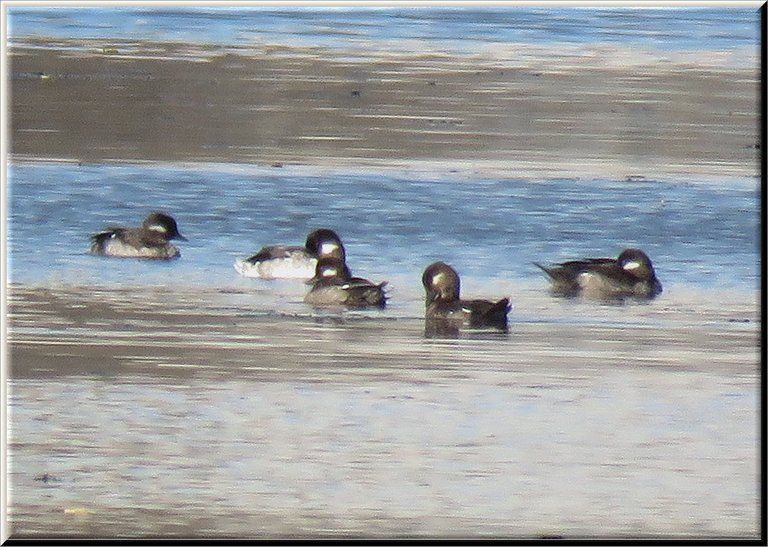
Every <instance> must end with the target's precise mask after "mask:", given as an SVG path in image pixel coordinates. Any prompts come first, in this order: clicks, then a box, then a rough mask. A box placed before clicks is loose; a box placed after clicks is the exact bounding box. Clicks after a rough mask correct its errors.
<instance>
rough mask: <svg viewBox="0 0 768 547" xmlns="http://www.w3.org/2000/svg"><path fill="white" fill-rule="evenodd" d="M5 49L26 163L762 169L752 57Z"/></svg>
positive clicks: (578, 171)
mask: <svg viewBox="0 0 768 547" xmlns="http://www.w3.org/2000/svg"><path fill="white" fill-rule="evenodd" d="M8 54H9V58H10V65H9V66H10V69H9V77H10V82H9V83H10V86H9V88H10V91H11V97H10V100H9V108H10V112H11V131H10V143H9V153H10V155H11V158H15V159H24V158H33V157H44V158H57V159H66V160H74V161H83V162H101V161H121V160H127V161H132V160H136V161H158V160H160V161H164V160H167V161H214V162H248V163H265V164H270V165H271V164H275V165H280V164H285V163H311V164H332V165H339V164H345V163H349V164H353V165H376V164H381V163H384V164H392V163H394V164H397V165H409V164H412V163H414V162H418V161H432V162H435V161H436V162H441V164H445V163H449V164H455V165H457V166H461V165H468V166H469V167H470V168H478V169H480V168H490V169H496V170H503V171H505V172H507V173H516V174H520V175H522V176H530V175H535V174H545V175H546V176H553V175H554V176H556V175H565V176H580V175H585V176H610V177H618V178H623V177H633V176H654V175H667V176H669V175H711V176H719V175H733V176H755V175H757V174H758V173H759V165H758V157H759V150H757V149H756V147H757V143H758V138H759V137H758V115H757V112H758V91H759V71H758V67H757V60H756V59H755V64H754V67H751V66H750V63H749V62H747V63H744V62H742V63H739V64H735V63H730V62H728V61H727V59H726V60H723V59H720V58H718V57H713V56H711V55H709V54H707V56H706V57H705V56H704V53H702V56H701V57H696V56H695V55H693V56H692V55H688V56H682V57H679V58H678V57H674V56H669V55H663V54H659V55H657V56H654V55H649V54H647V53H646V54H643V53H642V52H634V51H631V50H626V49H619V48H616V49H613V48H594V49H591V50H584V51H564V50H562V49H561V50H551V51H547V50H541V49H536V50H531V49H525V48H520V49H514V48H513V47H512V46H509V47H508V48H503V47H502V49H501V50H499V51H495V50H493V49H489V50H484V51H481V52H477V53H475V54H472V55H458V54H447V53H446V54H436V53H424V54H419V53H418V52H414V53H413V54H412V55H387V54H386V52H377V51H371V52H370V56H368V57H365V58H361V57H346V56H344V53H343V52H338V51H330V50H323V49H320V48H300V47H296V46H286V45H279V46H278V45H275V46H266V45H265V46H259V47H254V48H249V49H245V48H240V49H236V48H229V49H226V50H225V49H224V48H212V47H209V48H205V47H201V46H192V45H188V44H172V43H159V44H158V43H144V42H140V43H132V42H126V43H116V44H104V43H101V42H74V41H61V42H45V41H41V42H29V43H18V44H14V45H13V46H12V47H9V49H8ZM745 66H746V67H749V68H744V67H745Z"/></svg>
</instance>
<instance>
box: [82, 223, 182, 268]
mask: <svg viewBox="0 0 768 547" xmlns="http://www.w3.org/2000/svg"><path fill="white" fill-rule="evenodd" d="M170 239H181V240H184V241H186V240H187V238H185V237H184V236H183V235H181V234H180V233H179V228H178V226H177V225H176V221H175V220H174V219H173V218H172V217H170V216H169V215H166V214H165V213H159V212H154V213H150V214H149V216H147V218H146V219H144V223H143V224H142V226H141V228H123V227H120V226H108V227H107V228H106V229H105V230H103V231H101V232H99V233H97V234H94V235H92V236H91V254H95V255H100V256H117V257H124V258H155V259H168V258H176V257H178V256H181V253H180V252H179V250H178V249H177V248H176V247H175V246H173V245H171V244H170V243H168V240H170Z"/></svg>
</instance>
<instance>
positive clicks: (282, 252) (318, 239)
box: [235, 228, 346, 279]
mask: <svg viewBox="0 0 768 547" xmlns="http://www.w3.org/2000/svg"><path fill="white" fill-rule="evenodd" d="M323 257H333V258H338V259H340V260H342V261H344V260H345V259H346V255H345V251H344V245H343V244H342V243H341V239H339V236H338V235H336V232H334V231H333V230H329V229H327V228H320V229H319V230H315V231H313V232H311V233H310V234H309V235H308V236H307V241H306V243H305V244H304V247H299V246H286V245H270V246H268V247H264V248H263V249H261V250H260V251H259V252H258V253H256V254H255V255H253V256H251V257H249V258H245V259H238V260H236V261H235V270H237V271H238V273H239V274H240V275H243V276H245V277H259V278H262V279H310V278H312V276H313V275H315V268H316V266H317V259H318V258H323Z"/></svg>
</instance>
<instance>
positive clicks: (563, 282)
mask: <svg viewBox="0 0 768 547" xmlns="http://www.w3.org/2000/svg"><path fill="white" fill-rule="evenodd" d="M534 264H535V265H536V266H537V267H538V268H540V269H541V270H542V271H544V273H546V274H547V276H548V277H549V280H550V282H551V290H552V293H553V294H555V295H557V296H566V297H574V296H584V297H587V298H594V299H602V300H616V299H624V298H637V299H652V298H655V297H656V296H658V295H659V294H661V292H662V286H661V282H660V281H659V280H658V278H657V277H656V272H655V271H654V269H653V264H652V263H651V260H650V258H648V255H646V254H645V253H644V252H643V251H641V250H639V249H625V250H624V251H622V252H621V254H620V255H619V256H618V258H585V259H582V260H572V261H568V262H563V263H560V264H555V265H553V266H549V267H547V266H542V265H541V264H538V263H534Z"/></svg>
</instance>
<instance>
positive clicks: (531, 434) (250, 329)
mask: <svg viewBox="0 0 768 547" xmlns="http://www.w3.org/2000/svg"><path fill="white" fill-rule="evenodd" d="M259 298H260V297H259V296H258V294H256V295H254V294H251V295H248V294H245V293H242V294H236V293H233V292H229V293H227V292H222V291H219V290H214V289H207V290H198V289H190V290H180V289H175V290H168V289H157V288H150V287H145V288H137V289H124V290H110V289H98V288H88V289H83V288H78V287H36V288H34V287H18V286H17V287H12V290H11V292H10V301H9V327H10V340H11V344H10V347H9V348H8V349H9V357H10V360H11V368H10V371H9V373H10V384H9V412H10V416H11V418H12V419H11V428H10V431H9V449H10V452H9V454H10V461H9V476H10V481H11V482H10V500H11V502H10V510H11V512H10V522H11V533H12V537H15V538H22V537H35V536H44V537H72V536H89V537H98V536H105V537H119V536H128V537H137V536H159V535H164V536H175V537H201V536H203V537H204V536H212V537H241V538H244V537H259V538H290V537H294V538H297V537H298V538H318V537H336V538H338V537H389V538H393V537H441V538H478V537H497V538H498V537H512V538H540V537H566V538H568V537H570V538H579V537H604V538H636V537H665V538H678V539H679V538H689V539H690V538H704V537H707V538H711V537H731V538H747V537H756V535H757V533H758V530H759V517H758V507H759V505H758V499H759V497H758V493H759V481H758V478H759V474H758V473H757V470H758V465H759V442H758V407H759V340H758V336H759V328H758V323H757V318H756V317H755V311H754V310H755V303H754V302H745V301H741V302H740V303H739V302H737V301H734V302H735V303H734V305H733V306H732V307H731V308H729V309H727V310H724V309H722V308H721V307H718V306H715V305H712V306H711V307H709V308H701V304H700V303H699V304H695V307H696V309H693V310H692V309H691V305H692V304H691V303H690V302H688V303H687V304H685V303H681V302H676V301H674V300H671V301H669V300H668V301H667V302H664V303H662V304H660V305H654V306H647V307H636V308H633V309H632V313H631V315H630V318H627V317H626V314H624V316H625V319H624V320H623V321H621V320H620V318H621V317H622V313H621V310H620V309H616V310H614V309H607V310H603V311H602V312H601V311H600V310H599V309H595V308H591V307H589V306H582V307H581V308H578V307H576V308H570V307H569V305H566V304H562V305H561V303H560V301H557V300H550V299H548V298H547V297H541V298H539V297H535V296H528V297H526V296H524V295H523V296H521V297H519V298H518V300H517V301H516V302H517V304H518V306H519V309H520V310H528V312H529V313H532V314H533V313H534V312H535V315H536V317H538V319H536V320H531V319H530V316H529V317H528V318H527V319H526V316H525V315H523V312H522V311H517V312H513V314H512V316H511V331H510V333H509V334H508V335H500V334H496V333H475V334H466V335H463V336H461V337H460V338H458V339H438V340H432V339H425V338H424V336H423V322H422V320H421V318H420V317H419V316H418V312H419V310H420V308H421V305H422V304H421V303H420V302H417V301H416V302H414V303H413V306H411V307H407V308H406V310H405V313H400V314H399V317H395V318H392V317H389V316H388V315H387V313H383V314H371V315H337V316H334V315H333V314H330V315H328V314H319V315H318V314H314V313H310V312H309V311H306V312H305V313H301V314H291V313H288V314H280V313H275V312H272V311H270V310H269V309H268V307H267V306H261V307H258V306H255V305H254V306H251V304H255V303H256V301H258V300H259ZM233 302H240V304H239V305H233ZM568 309H570V310H571V315H570V316H569V317H565V318H563V317H562V312H563V310H568ZM411 311H413V313H411ZM75 402H76V404H75Z"/></svg>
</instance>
